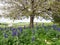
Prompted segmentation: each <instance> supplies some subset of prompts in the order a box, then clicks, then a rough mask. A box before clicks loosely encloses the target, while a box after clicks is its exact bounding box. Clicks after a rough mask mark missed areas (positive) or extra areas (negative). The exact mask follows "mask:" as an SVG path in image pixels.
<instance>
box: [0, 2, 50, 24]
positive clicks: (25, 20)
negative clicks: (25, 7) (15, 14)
mask: <svg viewBox="0 0 60 45" xmlns="http://www.w3.org/2000/svg"><path fill="white" fill-rule="evenodd" d="M4 6H5V4H4V2H3V3H2V2H1V1H0V15H2V14H3V13H6V11H4V10H2V8H3V7H4ZM29 21H30V18H28V19H23V20H15V21H14V23H18V22H29ZM34 22H51V21H50V20H47V21H46V20H44V19H43V20H39V19H37V18H35V19H34ZM0 23H13V20H10V19H9V18H4V17H2V18H0Z"/></svg>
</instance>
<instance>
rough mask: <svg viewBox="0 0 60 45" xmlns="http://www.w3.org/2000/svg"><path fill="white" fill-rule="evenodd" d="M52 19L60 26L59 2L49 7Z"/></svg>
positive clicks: (57, 0)
mask: <svg viewBox="0 0 60 45" xmlns="http://www.w3.org/2000/svg"><path fill="white" fill-rule="evenodd" d="M51 10H52V18H53V22H54V23H58V24H60V0H55V1H54V4H52V5H51Z"/></svg>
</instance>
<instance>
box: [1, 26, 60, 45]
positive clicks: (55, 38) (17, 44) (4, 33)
mask: <svg viewBox="0 0 60 45" xmlns="http://www.w3.org/2000/svg"><path fill="white" fill-rule="evenodd" d="M48 27H49V26H46V27H41V26H38V28H37V27H35V28H33V29H29V28H25V29H23V28H22V27H17V28H13V27H10V28H9V27H8V28H7V27H6V28H0V45H59V44H60V32H59V31H57V30H53V29H52V28H53V27H50V28H48Z"/></svg>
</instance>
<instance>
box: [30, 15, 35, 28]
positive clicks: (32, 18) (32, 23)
mask: <svg viewBox="0 0 60 45" xmlns="http://www.w3.org/2000/svg"><path fill="white" fill-rule="evenodd" d="M33 27H34V16H30V28H33Z"/></svg>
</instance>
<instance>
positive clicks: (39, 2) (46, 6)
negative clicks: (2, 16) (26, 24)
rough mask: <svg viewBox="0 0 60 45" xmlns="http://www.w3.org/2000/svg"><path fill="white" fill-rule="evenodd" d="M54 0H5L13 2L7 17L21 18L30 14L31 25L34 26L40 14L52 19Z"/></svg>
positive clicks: (9, 2)
mask: <svg viewBox="0 0 60 45" xmlns="http://www.w3.org/2000/svg"><path fill="white" fill-rule="evenodd" d="M53 1H54V0H5V3H8V4H11V5H10V8H8V10H10V13H9V15H6V17H10V18H14V19H20V17H21V16H27V17H28V16H30V27H34V23H33V21H34V17H35V16H40V17H43V18H44V19H50V15H51V14H50V10H51V9H50V6H51V4H52V3H53Z"/></svg>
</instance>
